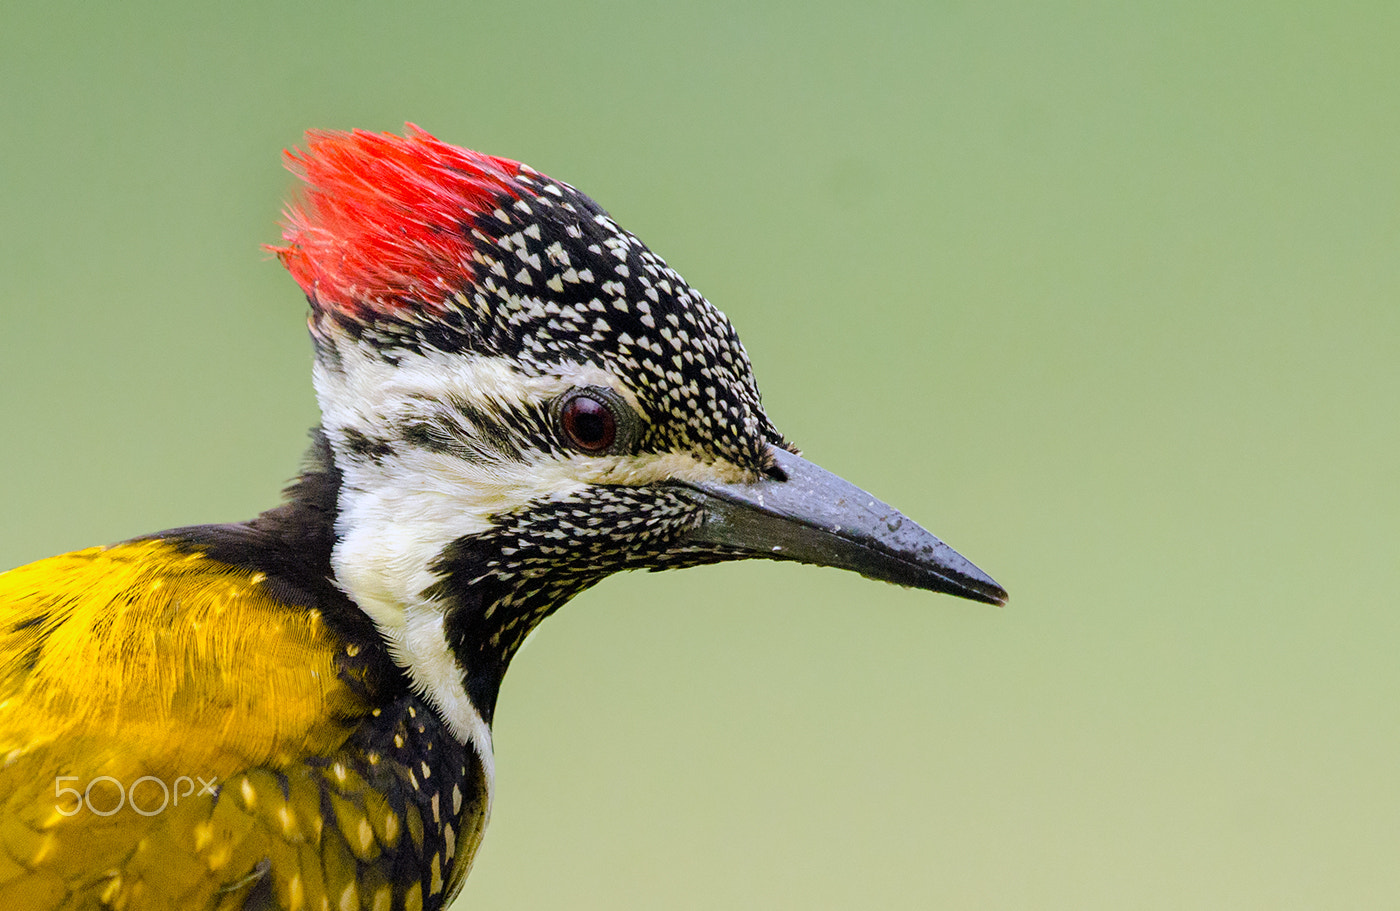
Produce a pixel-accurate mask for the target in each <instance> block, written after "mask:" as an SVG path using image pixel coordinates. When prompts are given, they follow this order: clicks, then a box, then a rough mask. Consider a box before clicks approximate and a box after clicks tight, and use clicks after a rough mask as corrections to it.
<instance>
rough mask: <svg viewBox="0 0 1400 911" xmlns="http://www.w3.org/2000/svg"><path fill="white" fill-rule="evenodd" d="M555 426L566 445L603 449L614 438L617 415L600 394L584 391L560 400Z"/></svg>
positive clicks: (576, 447) (586, 450) (596, 451)
mask: <svg viewBox="0 0 1400 911" xmlns="http://www.w3.org/2000/svg"><path fill="white" fill-rule="evenodd" d="M559 426H560V428H561V429H562V430H563V431H564V438H565V439H566V440H568V442H569V445H571V446H573V447H574V448H575V449H578V450H580V451H582V452H588V453H598V452H604V451H606V450H607V448H608V447H609V446H611V445H612V444H613V442H614V441H615V440H616V439H617V415H616V414H614V413H613V410H612V408H611V407H609V404H608V403H607V402H605V401H603V398H602V397H601V396H594V395H591V394H589V393H586V392H580V393H577V394H575V395H572V396H570V397H569V398H567V399H565V400H564V402H563V404H562V406H561V407H560V408H559Z"/></svg>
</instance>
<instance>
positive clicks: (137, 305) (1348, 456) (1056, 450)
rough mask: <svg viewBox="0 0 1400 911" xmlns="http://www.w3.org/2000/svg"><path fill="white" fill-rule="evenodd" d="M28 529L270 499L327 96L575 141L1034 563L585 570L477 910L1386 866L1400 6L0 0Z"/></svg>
mask: <svg viewBox="0 0 1400 911" xmlns="http://www.w3.org/2000/svg"><path fill="white" fill-rule="evenodd" d="M0 23H3V26H2V27H0V78H3V85H4V92H3V98H0V127H2V129H0V187H3V197H2V198H3V207H0V282H3V287H4V290H3V294H0V308H3V313H4V316H5V321H4V325H5V332H4V337H3V341H0V434H3V443H0V509H2V510H3V521H2V522H0V564H3V565H5V566H9V565H15V564H19V563H22V562H26V561H29V560H32V559H37V558H40V557H44V556H47V555H49V554H52V553H56V552H60V551H64V550H69V549H74V548H78V547H82V546H86V545H89V544H93V543H102V542H110V541H116V540H120V539H123V538H125V537H128V536H131V535H135V534H139V533H142V532H148V531H153V530H156V529H160V528H164V527H169V526H173V525H180V524H187V523H194V522H204V521H224V520H232V519H238V518H244V517H248V516H250V515H252V514H253V513H255V512H256V511H258V510H260V509H262V508H265V507H267V506H269V505H271V504H273V503H274V502H275V500H276V497H277V491H278V489H279V487H280V485H281V483H282V482H283V480H284V479H285V478H287V477H288V476H289V475H291V474H292V473H293V471H294V470H295V468H296V465H297V460H298V458H299V455H300V453H301V450H302V449H303V446H304V442H305V431H306V429H307V428H308V427H309V426H310V425H311V424H312V423H313V422H314V421H315V420H316V410H315V404H314V401H313V398H312V394H311V387H310V383H309V379H308V371H309V366H310V350H309V344H308V342H307V339H306V335H305V330H304V326H303V320H304V311H305V304H304V301H303V300H302V298H301V296H300V294H299V293H298V291H297V289H296V288H295V286H294V285H293V283H292V282H291V280H290V279H289V278H288V277H287V276H286V275H285V274H284V273H283V272H282V270H281V269H280V267H279V266H278V264H277V263H276V261H275V260H273V259H272V258H270V257H269V256H268V255H267V254H266V253H265V252H263V251H262V250H260V249H259V246H258V245H259V244H260V243H263V242H267V241H272V240H274V239H276V238H277V234H278V229H277V226H276V221H277V216H278V211H279V207H280V205H281V200H282V199H283V197H284V195H285V193H286V192H287V191H288V190H289V188H290V185H291V179H290V177H289V176H288V175H287V174H286V173H285V172H284V171H283V170H282V168H281V165H280V163H279V159H278V152H279V150H280V149H282V148H283V147H285V146H289V145H294V144H296V143H298V142H299V141H300V137H301V134H302V131H303V130H305V129H306V128H308V127H336V128H348V127H355V126H358V127H366V128H372V129H389V130H398V129H401V128H402V124H403V122H404V121H406V120H412V121H415V122H417V123H420V124H421V125H423V126H424V127H425V128H427V129H429V130H431V131H433V132H435V133H436V134H438V135H439V136H440V137H442V138H443V139H445V140H448V141H451V142H455V143H459V144H463V145H468V146H471V147H474V148H479V149H482V150H485V151H489V152H492V153H495V154H499V155H505V156H509V157H513V158H518V159H522V160H525V161H527V162H529V163H531V164H533V165H535V166H536V167H537V168H539V169H541V170H543V171H545V172H546V173H549V174H552V175H554V176H556V177H559V178H561V179H564V180H567V181H569V182H571V183H574V184H576V185H577V186H579V187H581V188H583V189H584V190H585V191H586V192H588V193H589V194H591V195H593V196H594V197H596V198H597V199H599V200H600V201H602V203H603V204H604V205H605V206H606V207H608V208H609V209H610V210H611V211H612V213H613V214H614V215H615V216H616V217H617V218H618V220H619V221H620V222H621V223H622V224H623V225H625V226H627V227H629V228H630V229H632V230H633V231H635V232H636V233H637V234H639V235H640V236H641V237H642V238H643V239H644V240H646V241H647V242H648V243H649V244H650V245H651V246H652V247H653V248H654V249H656V250H657V251H658V252H660V253H661V254H662V255H663V256H665V257H667V259H668V260H669V261H670V262H671V264H672V265H673V266H675V267H676V268H677V269H679V270H680V271H681V272H682V274H684V275H686V276H687V277H688V278H689V279H690V281H691V282H692V283H693V284H695V285H696V286H697V287H698V288H700V289H701V290H702V291H704V292H705V293H706V294H707V295H708V296H709V297H710V298H711V299H712V300H713V301H715V302H716V303H717V304H718V305H719V306H721V307H722V308H724V309H725V310H726V311H727V312H728V313H729V314H730V316H731V317H732V318H733V320H734V322H735V323H736V324H737V325H738V326H739V329H740V331H741V332H742V334H743V337H744V340H745V342H746V344H747V346H748V348H749V351H750V353H751V355H752V356H753V359H754V362H755V364H756V367H757V371H758V376H759V380H760V382H761V383H762V385H763V388H764V390H765V394H766V401H767V403H768V406H769V410H770V413H771V414H772V415H773V416H774V418H775V420H776V421H777V423H778V425H779V426H780V427H781V428H782V429H783V430H784V431H785V432H786V433H787V434H788V435H789V436H790V437H791V438H793V439H794V440H796V441H798V442H799V444H801V445H802V446H803V447H804V448H805V450H806V452H807V454H808V455H809V456H810V457H812V458H813V459H814V460H816V461H818V462H820V463H821V464H823V465H825V466H826V467H828V468H830V469H832V470H834V471H837V472H838V473H841V474H843V475H845V476H847V477H848V478H850V479H852V480H854V481H856V482H857V483H860V484H862V485H863V486H865V487H867V488H868V489H870V490H871V491H873V492H875V493H876V494H879V495H881V496H882V497H884V498H886V499H889V500H890V501H892V502H894V503H895V504H897V505H899V506H901V507H902V508H904V509H905V510H906V511H907V512H909V513H910V514H911V515H913V516H914V517H916V518H918V519H919V520H920V521H922V522H923V523H924V524H926V525H928V526H929V527H930V528H931V529H932V530H933V531H935V532H936V533H938V534H940V535H941V536H943V537H944V538H946V539H947V540H949V541H950V542H951V543H952V544H953V545H954V546H955V547H957V548H959V549H960V550H961V551H963V552H964V553H965V554H967V555H968V556H970V557H971V558H972V559H973V560H974V561H976V562H977V563H979V564H980V565H981V566H983V567H984V568H985V569H987V570H988V571H989V572H990V573H991V574H992V575H994V576H995V577H996V578H997V579H998V580H999V581H1000V582H1002V583H1003V584H1004V585H1006V586H1007V587H1008V588H1009V589H1010V591H1011V593H1012V600H1011V603H1010V605H1009V606H1008V607H1007V608H1005V609H1003V610H997V609H993V608H988V607H983V606H977V605H972V604H968V603H964V602H959V601H954V600H953V599H950V598H940V597H934V596H931V595H927V594H924V593H917V592H909V591H903V590H900V589H897V588H893V587H889V586H881V585H876V584H875V583H870V582H866V581H865V580H862V579H860V578H857V577H855V576H853V575H847V574H842V573H838V572H836V571H833V570H818V569H812V568H804V567H792V566H782V565H776V564H752V565H735V566H725V567H715V568H708V569H701V570H691V571H687V572H686V573H685V574H684V575H681V574H663V575H632V576H627V577H620V578H615V579H613V580H610V581H609V582H607V583H605V584H604V585H602V586H600V587H599V588H597V589H595V590H594V591H592V592H589V593H588V594H586V595H584V596H583V597H580V598H579V599H578V600H577V601H576V602H574V603H573V604H572V605H570V606H569V607H568V608H567V609H565V610H564V611H563V612H562V613H561V614H560V615H559V616H558V617H556V618H554V619H552V620H551V621H550V622H549V623H547V624H546V625H545V626H544V628H543V630H542V631H541V633H540V634H539V635H538V636H536V637H535V639H534V640H533V641H532V643H531V646H530V647H529V648H528V649H526V651H525V652H524V653H523V654H522V655H521V656H520V657H519V658H518V659H517V661H516V662H515V665H514V667H513V669H512V671H511V674H510V676H509V677H508V679H507V683H506V687H505V691H504V694H503V697H502V703H501V706H500V710H499V715H498V717H499V725H498V728H497V732H496V733H497V745H498V769H499V792H498V797H497V803H496V813H495V819H494V821H493V823H492V825H491V830H490V833H489V835H488V837H487V839H486V843H485V846H484V848H483V850H482V852H481V854H480V856H479V857H478V859H477V865H476V870H475V872H474V874H473V876H472V878H471V879H470V881H469V882H468V884H467V887H466V890H465V892H464V894H463V898H462V900H461V901H460V903H459V907H473V908H521V909H525V908H548V907H565V908H576V909H589V908H600V909H601V908H608V909H615V908H676V909H691V908H694V909H710V908H916V907H951V908H1065V909H1083V908H1103V909H1121V908H1163V909H1177V908H1271V909H1273V908H1289V907H1296V908H1324V907H1327V908H1343V907H1352V908H1359V907H1369V908H1380V907H1396V906H1397V905H1400V704H1398V703H1397V695H1400V693H1397V690H1400V610H1398V609H1397V607H1400V604H1397V602H1400V597H1397V592H1398V591H1400V569H1398V568H1397V565H1398V564H1400V558H1398V557H1397V551H1398V550H1400V483H1398V482H1397V456H1398V455H1400V307H1398V306H1397V305H1400V260H1397V250H1398V249H1400V52H1397V47H1400V5H1397V4H1394V3H1382V2H1369V3H1345V2H1342V3H1338V2H1329V3H1321V2H1317V3H1311V4H1308V3H1303V4H1270V3H1264V2H1252V3H1228V2H1227V3H1221V2H1219V0H1195V2H1182V3H1170V4H1154V5H1148V4H1135V5H1129V4H1113V3H1107V2H1102V3H1093V2H1078V3H1073V2H1061V3H1015V2H991V3H977V4H974V3H961V2H960V3H915V2H909V3H903V4H894V3H880V2H876V3H865V4H852V3H808V4H797V3H788V4H782V3H751V2H749V3H732V4H711V5H704V6H701V5H683V4H672V5H662V4H657V3H597V4H594V3H558V4H553V5H544V4H539V5H530V4H500V3H493V4H484V3H436V4H435V3H418V4H402V5H391V4H381V3H368V2H345V3H340V4H334V5H333V4H316V5H310V4H299V5H295V6H293V5H284V4H273V3H242V4H188V3H173V2H168V3H158V2H132V3H124V4H80V3H77V2H59V3H49V4H45V5H43V6H42V7H40V5H39V4H10V5H8V6H7V7H6V11H5V12H4V13H3V17H0Z"/></svg>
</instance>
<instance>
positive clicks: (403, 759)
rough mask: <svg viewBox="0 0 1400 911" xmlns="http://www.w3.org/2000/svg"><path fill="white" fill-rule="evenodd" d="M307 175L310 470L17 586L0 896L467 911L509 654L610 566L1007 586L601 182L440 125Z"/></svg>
mask: <svg viewBox="0 0 1400 911" xmlns="http://www.w3.org/2000/svg"><path fill="white" fill-rule="evenodd" d="M289 162H290V165H291V167H292V169H293V170H294V171H295V172H296V173H297V174H298V175H299V176H301V177H302V178H303V179H304V180H305V181H306V184H307V190H306V194H305V197H304V198H303V200H302V201H301V202H300V203H298V204H294V205H293V206H292V207H291V208H290V209H289V212H288V216H287V221H286V230H285V234H284V237H285V239H286V244H285V245H284V246H281V247H278V248H275V250H276V252H277V253H278V255H279V257H280V258H281V259H282V261H283V263H284V264H285V265H286V266H287V268H288V269H289V271H290V272H291V273H292V275H293V277H294V278H295V279H296V280H297V282H298V283H299V284H300V285H301V287H302V289H303V290H304V291H305V293H306V295H307V299H308V301H309V302H310V305H311V319H310V326H311V333H312V338H313V341H314V344H315V349H316V364H315V369H314V381H315V385H316V389H317V396H318V400H319V403H320V405H321V411H322V422H321V426H320V428H318V429H317V430H316V431H315V432H314V434H313V440H314V442H313V446H312V449H311V453H310V455H309V456H308V460H307V464H306V466H305V468H304V470H303V472H302V473H301V475H300V476H299V478H298V479H297V480H296V481H295V482H294V483H293V484H292V485H291V486H290V487H289V488H288V491H287V497H286V501H285V502H284V503H283V505H281V506H279V507H276V508H274V509H272V510H270V511H268V512H265V513H263V514H262V515H261V516H258V517H257V518H255V519H253V520H251V521H249V522H245V523H237V524H230V525H216V526H194V527H190V528H184V529H176V530H173V531H169V532H164V533H161V534H158V535H154V536H151V537H147V538H141V539H136V540H134V541H129V542H126V543H123V544H118V545H115V546H112V547H108V548H93V549H90V550H85V551H79V552H76V553H73V554H68V555H64V556H60V557H53V558H50V559H48V560H42V561H39V562H38V563H34V564H31V565H29V566H26V567H21V568H19V569H15V570H12V571H10V572H8V573H5V574H3V575H0V905H6V906H9V907H22V908H33V909H60V908H63V909H68V908H72V909H87V908H114V909H141V908H191V909H204V908H210V909H212V908H239V909H254V908H282V909H302V908H306V909H313V908H327V909H357V908H366V909H370V908H373V909H437V908H441V907H443V906H444V905H445V904H446V903H447V902H448V901H450V900H451V898H452V896H453V895H455V894H456V892H457V890H458V889H459V888H460V886H461V883H462V882H463V880H464V879H465V877H466V875H467V872H468V870H469V868H470V865H471V861H472V857H473V855H474V854H475V851H476V848H477V846H478V845H479V843H480V840H481V837H482V833H483V831H484V829H485V826H486V822H487V820H488V818H489V814H490V808H491V796H492V789H493V783H494V776H495V771H494V759H493V753H492V744H491V722H492V718H493V716H494V712H495V705H496V697H497V693H498V691H499V687H500V685H501V681H502V678H503V676H504V674H505V671H506V668H507V667H508V665H509V662H510V659H511V657H512V656H513V654H514V653H515V651H516V650H517V649H518V648H519V646H520V644H521V643H522V642H523V640H524V639H525V637H526V636H528V635H529V634H530V632H531V631H532V630H533V629H534V628H535V627H536V626H537V625H538V623H539V622H540V621H541V620H542V619H543V618H544V617H546V616H548V614H550V613H551V612H553V611H554V610H556V609H557V608H558V607H559V606H560V605H562V604H563V603H564V602H566V601H567V600H568V599H569V598H571V597H572V596H573V595H575V594H577V593H578V592H580V591H582V590H583V589H585V588H587V587H589V586H590V585H593V584H594V583H596V582H597V581H599V580H601V579H602V578H604V577H605V576H607V575H609V574H611V573H613V572H617V571H620V570H624V569H634V568H644V569H652V570H656V569H666V568H674V567H684V566H693V565H699V564H704V563H712V562H717V561H720V560H729V559H740V558H744V557H752V556H762V557H769V558H775V559H791V560H799V561H802V562H809V563H819V564H824V565H831V566H838V567H842V568H847V569H853V570H856V571H858V572H862V573H864V574H866V575H870V576H872V577H874V578H880V579H885V580H888V581H893V582H897V583H900V584H906V585H915V586H919V587H923V588H929V589H932V590H938V591H947V592H951V593H954V594H958V595H961V596H964V597H970V598H974V599H976V600H983V601H990V602H994V603H999V602H1000V601H1001V600H1003V599H1004V597H1005V593H1004V592H1003V591H1002V590H1001V589H1000V587H998V586H997V585H996V584H995V583H994V582H992V581H991V580H990V579H989V578H987V577H986V576H985V575H984V574H982V573H981V572H980V571H979V570H977V569H976V568H975V567H973V566H972V565H971V564H970V563H968V562H967V561H965V560H963V559H962V558H961V557H960V556H958V555H957V554H956V553H954V552H953V551H952V550H951V549H949V548H948V547H947V546H946V545H944V544H942V542H940V541H938V540H937V539H936V538H934V537H933V536H932V535H929V534H928V533H927V532H925V531H923V529H921V528H919V527H918V526H917V525H915V524H914V523H913V522H912V521H909V520H907V519H905V518H904V517H903V516H902V515H900V514H899V513H898V512H896V511H895V510H893V509H892V508H890V507H887V506H885V504H883V503H880V502H878V501H875V500H874V499H873V498H871V497H869V495H867V494H865V493H864V492H863V491H860V490H859V489H858V488H855V487H853V486H851V485H849V484H846V483H845V482H844V481H841V480H840V479H837V478H835V477H834V476H832V475H830V474H828V473H826V472H824V471H822V470H821V469H819V468H817V467H816V466H814V465H812V464H811V463H809V462H806V461H805V460H803V459H801V458H800V457H799V456H797V455H796V454H795V451H794V450H793V449H792V447H791V446H790V444H788V443H787V442H786V441H785V440H784V438H783V437H782V436H781V435H780V434H779V433H778V432H777V430H776V429H775V428H774V427H773V425H772V423H771V422H770V421H769V419H768V417H767V415H766V413H765V412H764V411H763V408H762V405H761V403H760V400H759V395H758V389H757V385H756V383H755V382H754V380H753V376H752V372H751V369H750V367H749V363H748V359H747V356H746V355H745V353H744V351H743V347H742V345H740V343H739V341H738V337H737V335H736V334H735V332H734V330H733V327H732V326H731V325H730V323H729V321H728V320H727V319H726V318H725V317H724V316H723V314H721V313H720V312H719V311H718V310H716V309H715V308H714V307H712V306H711V305H710V304H709V303H708V302H707V301H706V300H705V299H704V298H703V297H701V296H700V295H699V294H698V293H697V292H695V291H694V290H693V289H691V288H690V286H689V285H687V284H686V283H685V281H684V280H683V279H682V278H681V277H680V276H679V275H677V274H676V273H675V272H674V271H673V270H671V269H670V268H669V267H668V266H667V265H666V264H665V263H664V262H663V261H662V260H661V259H660V258H659V257H657V256H656V255H655V254H653V253H652V252H651V251H650V250H648V249H647V248H646V247H645V246H644V245H642V244H641V242H640V241H638V240H637V239H636V238H635V237H633V236H632V235H631V234H629V233H627V232H625V231H623V230H622V229H621V228H620V227H618V226H617V224H616V223H615V222H614V221H613V220H612V219H611V218H610V217H609V216H608V215H607V213H606V212H604V211H603V210H602V209H601V208H599V207H598V206H597V205H596V203H593V201H592V200H590V199H588V197H586V196H584V195H583V194H581V193H579V192H578V191H577V190H574V189H573V188H572V187H570V186H568V185H567V184H563V183H560V182H557V181H554V180H551V179H550V178H547V177H545V176H544V175H541V174H539V173H537V172H535V171H533V170H531V169H530V168H528V167H527V166H524V165H520V164H518V163H516V162H512V161H509V160H506V159H500V158H492V157H490V156H484V155H479V154H477V153H474V152H468V151H466V150H463V149H458V148H455V147H453V146H449V145H447V144H445V143H442V142H440V141H438V140H436V139H434V138H433V137H431V136H429V135H427V134H426V133H423V132H422V131H419V130H417V129H416V128H410V133H409V135H408V136H406V137H397V136H391V135H381V134H372V133H364V132H359V131H357V132H354V133H324V134H311V135H310V137H309V145H308V149H307V150H306V151H305V152H301V153H290V155H289Z"/></svg>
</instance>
